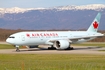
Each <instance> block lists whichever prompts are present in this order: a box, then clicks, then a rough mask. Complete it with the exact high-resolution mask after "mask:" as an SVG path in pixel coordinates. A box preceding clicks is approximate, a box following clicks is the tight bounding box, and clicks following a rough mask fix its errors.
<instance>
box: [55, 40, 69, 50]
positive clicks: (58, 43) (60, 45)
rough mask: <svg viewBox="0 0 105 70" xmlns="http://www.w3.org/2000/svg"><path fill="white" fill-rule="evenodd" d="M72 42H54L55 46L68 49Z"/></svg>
mask: <svg viewBox="0 0 105 70" xmlns="http://www.w3.org/2000/svg"><path fill="white" fill-rule="evenodd" d="M69 46H70V43H69V42H68V41H67V40H58V41H56V42H55V43H54V47H56V48H58V49H67V48H68V47H69Z"/></svg>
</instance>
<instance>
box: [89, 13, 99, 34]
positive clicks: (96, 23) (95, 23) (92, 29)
mask: <svg viewBox="0 0 105 70" xmlns="http://www.w3.org/2000/svg"><path fill="white" fill-rule="evenodd" d="M100 19H101V13H98V14H97V16H96V17H95V19H94V21H93V22H92V23H91V25H90V27H89V28H88V30H87V31H88V32H97V30H98V27H99V23H100Z"/></svg>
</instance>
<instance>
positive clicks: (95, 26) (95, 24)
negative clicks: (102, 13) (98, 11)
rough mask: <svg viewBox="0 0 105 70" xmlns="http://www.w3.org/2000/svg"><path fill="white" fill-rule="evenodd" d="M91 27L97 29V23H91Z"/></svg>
mask: <svg viewBox="0 0 105 70" xmlns="http://www.w3.org/2000/svg"><path fill="white" fill-rule="evenodd" d="M93 27H94V29H97V28H98V23H97V22H96V21H95V22H94V23H93Z"/></svg>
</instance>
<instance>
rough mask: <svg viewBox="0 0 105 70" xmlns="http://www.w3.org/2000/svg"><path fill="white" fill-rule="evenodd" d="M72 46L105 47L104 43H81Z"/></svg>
mask: <svg viewBox="0 0 105 70" xmlns="http://www.w3.org/2000/svg"><path fill="white" fill-rule="evenodd" d="M72 45H73V46H97V47H105V43H82V44H72Z"/></svg>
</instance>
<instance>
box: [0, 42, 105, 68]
mask: <svg viewBox="0 0 105 70" xmlns="http://www.w3.org/2000/svg"><path fill="white" fill-rule="evenodd" d="M75 45H78V46H102V47H103V46H105V44H104V43H103V44H97V43H95V44H87V43H85V44H75ZM0 49H15V47H13V46H12V45H9V44H0ZM36 52H37V51H36ZM0 70H105V55H87V54H86V55H83V54H0Z"/></svg>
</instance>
